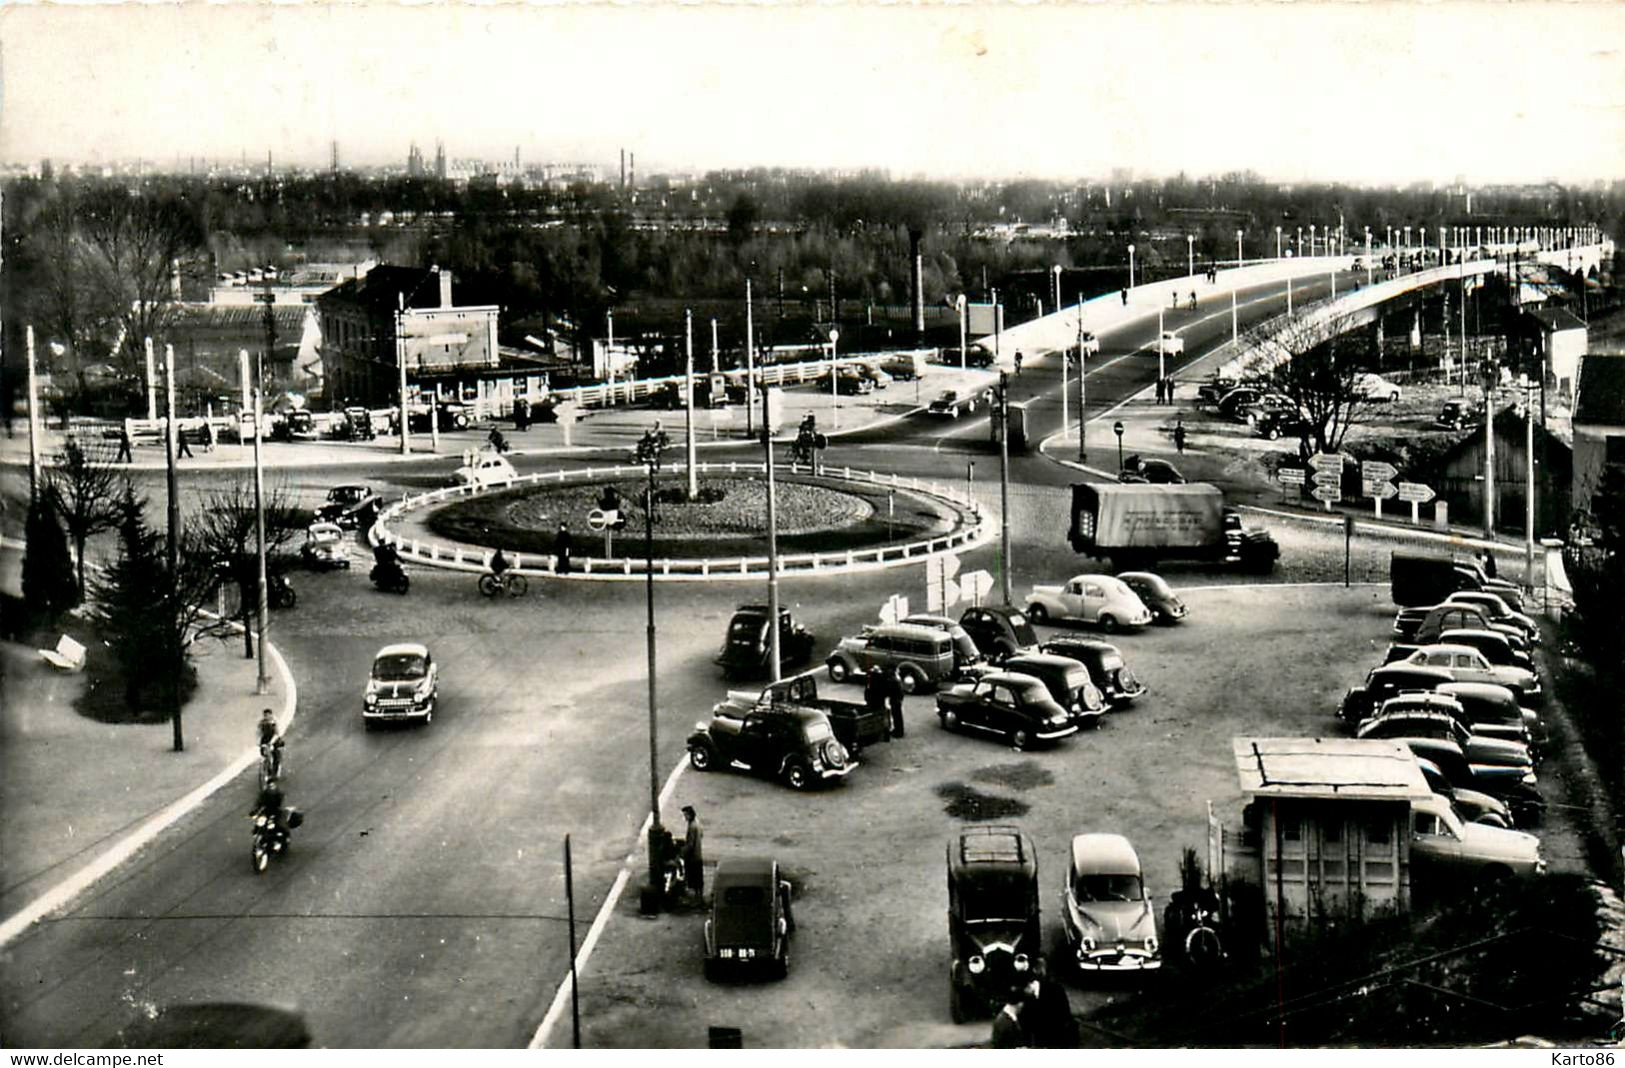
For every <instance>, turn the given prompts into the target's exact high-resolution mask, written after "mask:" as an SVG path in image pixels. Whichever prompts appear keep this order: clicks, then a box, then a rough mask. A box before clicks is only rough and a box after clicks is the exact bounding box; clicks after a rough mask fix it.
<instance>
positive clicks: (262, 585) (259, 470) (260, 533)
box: [254, 375, 271, 694]
mask: <svg viewBox="0 0 1625 1068" xmlns="http://www.w3.org/2000/svg"><path fill="white" fill-rule="evenodd" d="M255 377H256V378H258V377H259V376H257V375H256V376H255ZM263 393H264V391H263V389H261V387H260V386H259V385H258V384H257V383H256V385H255V386H254V539H255V540H254V546H255V556H256V557H258V560H257V566H258V568H259V578H260V581H259V602H260V603H259V606H258V607H259V654H260V660H259V668H260V673H259V677H258V678H257V679H256V680H255V682H254V692H255V693H257V694H264V693H270V692H271V673H270V672H269V671H268V670H267V669H266V663H265V630H266V627H267V626H268V624H269V622H270V620H269V617H270V609H269V604H268V601H269V599H270V598H269V591H268V589H267V585H266V574H265V468H264V466H263V465H262V464H261V462H260V435H261V430H260V424H261V423H262V422H264V420H265V414H264V403H263V400H262V395H263Z"/></svg>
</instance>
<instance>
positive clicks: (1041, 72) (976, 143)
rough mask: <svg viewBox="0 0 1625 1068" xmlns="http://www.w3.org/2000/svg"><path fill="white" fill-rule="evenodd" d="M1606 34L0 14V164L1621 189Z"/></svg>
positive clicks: (1320, 20) (1608, 26) (1577, 25)
mask: <svg viewBox="0 0 1625 1068" xmlns="http://www.w3.org/2000/svg"><path fill="white" fill-rule="evenodd" d="M1622 47H1625V4H1615V3H1606V4H1604V3H1596V4H1592V3H1527V2H1521V3H1460V4H1451V3H1428V4H1384V3H1349V4H1338V5H1315V4H1305V3H1293V4H1289V3H1279V2H1278V3H1267V4H1265V3H1259V4H1252V3H1209V4H1199V5H1184V4H1176V3H1125V4H1070V5H1060V4H1054V5H1051V4H1021V5H1016V4H1004V5H999V6H988V5H979V4H960V5H956V6H929V7H922V6H907V7H904V6H897V5H889V6H883V7H882V6H858V5H832V4H819V5H816V6H811V5H808V6H789V5H758V6H745V5H734V6H721V5H716V4H684V5H675V4H655V3H643V4H638V3H631V4H619V5H615V6H608V5H599V4H584V5H578V6H553V5H531V6H519V5H507V6H490V5H479V6H475V5H470V4H428V5H415V6H401V5H396V4H383V3H364V4H351V5H345V6H338V5H325V4H323V5H317V4H305V5H292V4H277V5H275V6H272V5H270V4H258V3H253V4H236V5H232V6H199V5H196V4H191V5H186V6H136V5H124V6H118V7H111V6H51V7H45V6H21V7H18V6H11V5H7V6H4V7H0V159H4V160H5V161H8V162H22V161H29V162H32V161H37V160H38V159H40V158H42V157H47V156H49V157H53V158H56V159H65V160H112V159H123V158H133V157H135V156H137V155H139V156H141V157H143V158H146V159H149V160H157V161H159V162H160V163H164V164H172V163H173V162H174V161H175V160H176V159H177V158H179V159H180V160H181V162H182V165H183V166H184V164H185V160H186V157H188V156H203V155H210V156H232V157H235V156H238V155H239V154H240V153H242V152H245V151H246V152H247V154H248V155H249V157H250V158H251V159H256V160H263V159H264V157H265V152H266V150H267V148H269V149H270V150H271V151H272V152H273V153H274V154H275V157H276V159H277V160H278V161H281V162H294V161H302V162H307V163H315V162H321V163H325V162H326V160H327V151H328V143H329V141H330V140H332V139H334V138H336V139H337V140H338V141H339V144H340V151H341V155H342V158H343V160H344V161H346V162H350V163H367V162H383V161H386V160H395V161H404V159H405V157H406V151H407V145H408V143H409V142H411V141H413V140H416V141H417V142H418V144H419V145H421V146H422V147H423V149H424V151H425V154H426V155H428V156H430V157H431V158H432V156H433V152H434V144H435V141H436V140H437V139H439V140H442V141H444V142H445V145H446V151H447V153H448V154H449V155H451V156H453V157H460V156H483V157H493V158H511V157H512V155H513V151H514V148H515V147H519V148H520V149H521V151H522V155H523V158H524V159H526V160H528V161H541V160H548V159H552V160H580V161H585V162H593V163H598V164H600V165H603V166H606V167H611V168H613V167H614V166H615V165H616V163H617V159H618V155H617V153H618V150H619V149H620V148H621V147H625V148H627V149H629V150H630V151H632V152H635V153H636V155H637V165H638V171H639V172H640V173H641V174H649V173H652V172H654V171H657V170H660V169H663V168H672V169H690V168H708V167H727V166H743V165H754V164H762V165H786V166H813V167H858V166H873V167H883V168H888V169H890V170H891V171H892V173H893V174H894V175H897V176H903V175H909V174H914V173H924V174H929V175H934V176H936V175H941V176H952V175H973V174H982V175H998V176H1005V175H1020V174H1029V175H1035V176H1042V177H1066V176H1082V177H1088V176H1099V175H1104V174H1106V173H1108V172H1109V171H1110V170H1111V169H1112V168H1114V167H1126V168H1132V169H1133V170H1134V171H1135V172H1137V173H1140V174H1166V173H1172V172H1176V171H1181V170H1182V171H1185V172H1186V173H1188V174H1191V175H1202V174H1210V173H1221V172H1224V171H1228V170H1241V169H1250V170H1254V171H1257V172H1259V173H1261V174H1264V175H1266V176H1270V177H1278V178H1282V179H1289V180H1290V179H1298V178H1334V179H1343V180H1350V181H1390V180H1401V181H1407V180H1411V179H1423V180H1425V179H1439V180H1451V179H1453V178H1454V177H1456V176H1457V175H1463V176H1465V177H1467V178H1468V179H1469V180H1474V181H1499V180H1520V179H1541V178H1547V177H1551V178H1557V179H1560V180H1566V181H1581V180H1588V179H1593V178H1620V177H1625V166H1622V163H1625V55H1622V54H1621V50H1622Z"/></svg>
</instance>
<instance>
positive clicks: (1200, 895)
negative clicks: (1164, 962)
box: [1162, 889, 1227, 972]
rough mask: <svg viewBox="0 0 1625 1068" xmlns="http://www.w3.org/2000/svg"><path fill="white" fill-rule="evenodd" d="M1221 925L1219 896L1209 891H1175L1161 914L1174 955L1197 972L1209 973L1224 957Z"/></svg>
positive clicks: (1164, 929)
mask: <svg viewBox="0 0 1625 1068" xmlns="http://www.w3.org/2000/svg"><path fill="white" fill-rule="evenodd" d="M1223 923H1224V921H1223V919H1222V917H1221V916H1220V913H1219V895H1218V894H1216V893H1214V892H1213V891H1212V890H1208V889H1197V890H1193V891H1188V890H1176V891H1174V893H1173V895H1172V900H1170V901H1169V903H1168V908H1167V909H1166V910H1165V911H1164V914H1163V923H1162V928H1163V931H1164V933H1166V934H1167V936H1168V942H1169V945H1170V948H1172V949H1173V951H1174V952H1175V953H1177V954H1179V955H1181V956H1183V957H1184V959H1185V961H1186V963H1188V964H1189V965H1190V966H1191V967H1192V968H1194V969H1196V970H1197V971H1202V972H1209V971H1213V970H1214V969H1216V968H1218V967H1219V966H1220V965H1222V964H1223V963H1224V960H1225V957H1226V956H1227V954H1226V952H1225V949H1224V940H1223V938H1222V937H1221V936H1220V934H1219V932H1220V930H1221V928H1222V927H1223Z"/></svg>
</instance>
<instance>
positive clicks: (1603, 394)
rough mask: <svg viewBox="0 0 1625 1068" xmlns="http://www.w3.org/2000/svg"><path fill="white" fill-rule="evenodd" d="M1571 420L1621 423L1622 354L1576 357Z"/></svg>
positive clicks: (1624, 396)
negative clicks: (1577, 378) (1577, 374)
mask: <svg viewBox="0 0 1625 1068" xmlns="http://www.w3.org/2000/svg"><path fill="white" fill-rule="evenodd" d="M1576 394H1577V395H1576V397H1575V403H1574V422H1575V423H1576V424H1580V423H1590V424H1592V425H1594V426H1625V357H1620V356H1582V357H1580V385H1579V388H1578V389H1577V391H1576Z"/></svg>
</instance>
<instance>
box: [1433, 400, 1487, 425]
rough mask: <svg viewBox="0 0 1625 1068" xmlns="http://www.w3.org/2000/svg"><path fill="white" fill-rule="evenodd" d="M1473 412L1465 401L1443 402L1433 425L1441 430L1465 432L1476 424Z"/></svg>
mask: <svg viewBox="0 0 1625 1068" xmlns="http://www.w3.org/2000/svg"><path fill="white" fill-rule="evenodd" d="M1475 416H1476V412H1475V410H1474V409H1473V408H1472V407H1471V406H1470V405H1469V404H1468V403H1467V402H1466V401H1445V402H1444V407H1443V408H1441V409H1439V417H1438V418H1437V419H1435V420H1433V425H1434V426H1436V427H1439V428H1440V429H1442V430H1466V429H1467V428H1468V427H1470V426H1472V425H1474V423H1475V422H1477V419H1476V418H1475Z"/></svg>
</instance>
